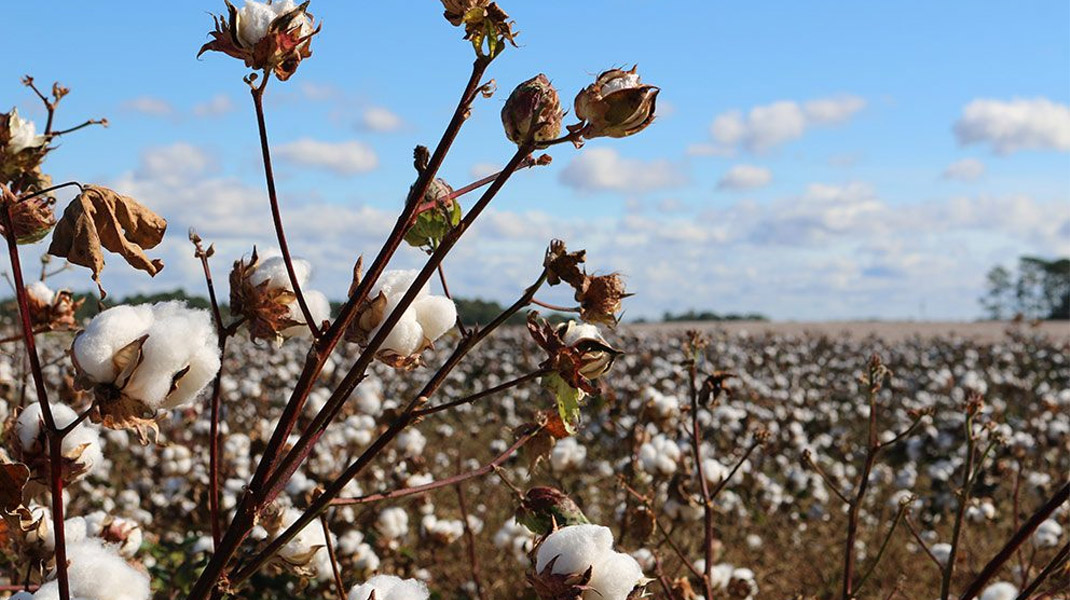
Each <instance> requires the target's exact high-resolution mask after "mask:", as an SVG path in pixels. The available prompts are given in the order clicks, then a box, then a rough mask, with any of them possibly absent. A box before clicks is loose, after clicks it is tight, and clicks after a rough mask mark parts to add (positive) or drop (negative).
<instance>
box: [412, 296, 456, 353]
mask: <svg viewBox="0 0 1070 600" xmlns="http://www.w3.org/2000/svg"><path fill="white" fill-rule="evenodd" d="M412 307H413V309H414V310H415V311H416V320H417V321H418V322H419V323H420V327H422V328H423V332H424V337H425V338H427V340H428V341H431V342H433V341H435V340H437V339H438V338H440V337H442V334H444V333H446V332H447V331H449V330H450V329H452V328H453V326H454V325H455V324H456V323H457V305H456V304H454V303H453V300H450V299H449V298H447V297H445V296H426V297H424V298H421V299H420V300H418V301H417V302H414V303H413V305H412Z"/></svg>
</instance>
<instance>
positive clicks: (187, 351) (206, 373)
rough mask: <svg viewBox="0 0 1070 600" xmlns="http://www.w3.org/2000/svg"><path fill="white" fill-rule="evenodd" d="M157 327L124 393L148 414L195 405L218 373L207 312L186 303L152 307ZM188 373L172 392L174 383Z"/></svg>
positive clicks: (215, 344) (152, 328)
mask: <svg viewBox="0 0 1070 600" xmlns="http://www.w3.org/2000/svg"><path fill="white" fill-rule="evenodd" d="M152 311H153V316H154V321H153V323H152V325H151V326H150V327H149V330H148V335H149V337H148V339H147V340H145V344H144V346H142V348H141V364H139V365H138V367H137V368H136V369H135V370H134V374H133V375H132V376H131V377H130V380H129V381H128V382H127V384H126V387H125V388H123V392H124V393H125V394H127V395H128V396H130V397H132V398H136V399H138V400H140V401H141V402H142V403H144V404H145V405H146V406H148V407H149V408H173V407H176V406H181V405H182V404H185V403H186V402H188V401H190V400H192V399H193V397H194V396H196V395H197V394H198V393H199V392H200V391H201V390H202V389H204V387H205V386H206V385H208V383H209V382H211V380H212V378H213V377H215V374H216V372H218V371H219V366H220V361H219V348H218V338H217V337H216V331H215V325H214V324H213V323H212V317H211V315H210V314H209V313H208V311H206V310H194V309H189V308H187V307H186V305H185V303H183V302H178V301H174V302H162V303H159V304H155V305H153V307H152ZM187 367H188V368H189V370H188V371H187V372H186V373H185V375H183V376H182V377H181V378H180V379H179V380H178V385H177V387H176V388H175V390H174V391H173V392H172V391H171V386H172V380H173V379H174V377H175V376H176V375H178V374H179V373H181V372H182V371H183V370H184V369H186V368H187Z"/></svg>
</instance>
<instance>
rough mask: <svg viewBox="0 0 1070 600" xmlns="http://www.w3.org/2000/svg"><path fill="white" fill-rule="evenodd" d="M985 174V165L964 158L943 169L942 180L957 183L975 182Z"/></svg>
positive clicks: (974, 159) (975, 160)
mask: <svg viewBox="0 0 1070 600" xmlns="http://www.w3.org/2000/svg"><path fill="white" fill-rule="evenodd" d="M984 174H985V163H983V162H981V161H979V160H977V159H976V158H964V159H962V160H957V161H955V162H953V163H951V164H950V165H948V166H947V168H946V169H944V173H943V178H944V179H955V180H958V181H975V180H977V179H978V178H980V177H981V175H984Z"/></svg>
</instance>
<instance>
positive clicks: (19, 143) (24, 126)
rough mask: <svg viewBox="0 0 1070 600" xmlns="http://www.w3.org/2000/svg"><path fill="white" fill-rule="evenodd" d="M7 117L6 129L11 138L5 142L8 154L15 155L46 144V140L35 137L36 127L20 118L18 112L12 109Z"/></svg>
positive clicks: (39, 136)
mask: <svg viewBox="0 0 1070 600" xmlns="http://www.w3.org/2000/svg"><path fill="white" fill-rule="evenodd" d="M9 115H10V117H9V119H8V128H9V134H10V135H11V138H10V139H9V140H8V142H7V149H8V152H10V153H12V154H15V153H18V152H22V151H23V150H25V149H27V148H37V147H40V146H43V145H45V144H46V143H48V138H46V137H45V136H43V135H37V125H36V124H35V123H34V122H33V121H27V120H26V119H23V118H22V117H20V116H19V111H18V110H16V109H14V108H12V109H11V112H10V113H9Z"/></svg>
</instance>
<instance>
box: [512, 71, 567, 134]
mask: <svg viewBox="0 0 1070 600" xmlns="http://www.w3.org/2000/svg"><path fill="white" fill-rule="evenodd" d="M564 116H565V113H564V111H562V110H561V101H560V99H559V98H558V96H557V90H555V89H554V87H553V86H552V85H550V80H549V79H547V78H546V75H543V74H542V73H539V74H538V75H536V76H535V77H532V78H531V79H529V80H527V81H525V82H524V83H521V84H520V85H518V86H516V89H514V90H513V93H512V94H509V99H508V100H506V101H505V106H503V107H502V125H503V126H504V127H505V136H506V137H507V138H509V140H510V141H511V142H513V143H515V144H516V145H518V146H523V145H527V144H533V145H534V146H535V147H536V148H545V147H546V144H545V142H549V141H551V140H553V139H555V138H557V137H558V136H559V135H560V134H561V119H563V118H564Z"/></svg>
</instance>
